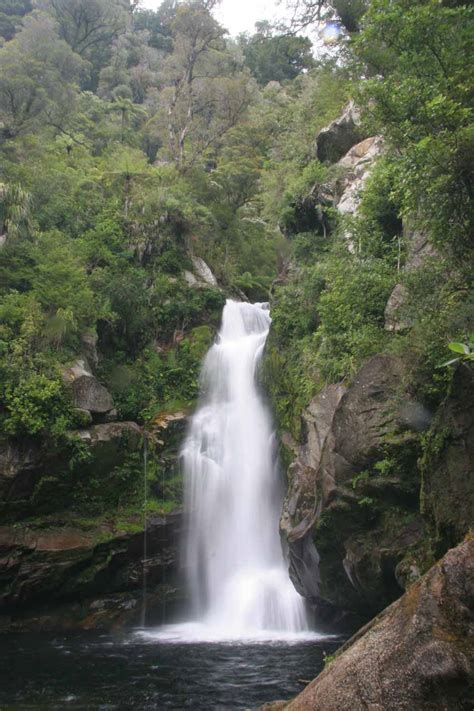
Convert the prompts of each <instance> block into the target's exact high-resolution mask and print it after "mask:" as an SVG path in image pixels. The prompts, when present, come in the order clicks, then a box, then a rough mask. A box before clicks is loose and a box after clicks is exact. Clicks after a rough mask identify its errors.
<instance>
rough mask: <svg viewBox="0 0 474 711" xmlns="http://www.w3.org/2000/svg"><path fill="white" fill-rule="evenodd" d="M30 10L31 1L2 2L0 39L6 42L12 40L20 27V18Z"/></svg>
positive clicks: (13, 0)
mask: <svg viewBox="0 0 474 711" xmlns="http://www.w3.org/2000/svg"><path fill="white" fill-rule="evenodd" d="M31 10H32V6H31V0H3V2H2V4H1V9H0V37H3V39H4V40H7V41H8V40H11V39H13V37H14V36H15V33H16V32H17V30H18V28H19V27H21V21H22V18H23V17H24V16H25V15H26V14H28V13H29V12H31Z"/></svg>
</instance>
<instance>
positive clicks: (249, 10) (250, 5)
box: [143, 0, 284, 36]
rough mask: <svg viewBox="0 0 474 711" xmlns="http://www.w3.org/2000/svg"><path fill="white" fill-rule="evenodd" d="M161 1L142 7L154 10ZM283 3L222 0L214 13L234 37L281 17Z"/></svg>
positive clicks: (149, 1) (146, 1)
mask: <svg viewBox="0 0 474 711" xmlns="http://www.w3.org/2000/svg"><path fill="white" fill-rule="evenodd" d="M160 4H161V0H143V6H144V7H149V8H152V9H156V8H157V7H158V6H159V5H160ZM283 8H284V2H282V4H281V5H280V6H279V5H278V2H277V0H222V2H221V5H220V7H219V9H217V10H216V11H215V13H214V14H215V16H216V18H217V20H218V21H219V22H220V23H221V24H222V25H223V26H224V27H226V28H227V29H228V30H229V32H230V34H231V35H233V36H235V35H238V34H239V33H240V32H253V29H254V25H255V23H256V22H257V21H258V20H273V19H275V18H281V17H282V16H283Z"/></svg>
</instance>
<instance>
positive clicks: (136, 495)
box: [0, 411, 186, 632]
mask: <svg viewBox="0 0 474 711" xmlns="http://www.w3.org/2000/svg"><path fill="white" fill-rule="evenodd" d="M185 423H186V413H184V412H182V411H176V412H169V411H167V412H163V413H161V414H160V415H159V416H156V417H155V421H154V423H153V425H152V427H151V428H150V429H149V430H148V433H147V439H148V449H149V458H150V461H151V465H150V466H149V469H148V482H147V488H148V495H149V502H148V505H149V507H151V508H149V509H148V512H147V558H146V563H145V568H146V579H147V589H148V595H147V610H148V619H149V620H150V621H153V620H154V621H161V620H162V619H164V617H165V616H168V615H172V614H173V611H176V609H177V608H178V607H179V606H180V605H181V604H182V601H183V598H184V592H183V586H182V581H181V578H180V563H179V541H180V535H181V534H180V531H181V525H182V516H181V511H180V503H179V499H180V493H179V489H180V488H181V479H180V476H179V473H178V466H177V457H178V455H177V452H178V448H179V445H180V442H181V440H182V437H183V434H184V427H185ZM45 445H46V443H44V445H43V446H42V444H41V442H38V441H34V440H31V441H27V440H25V441H23V442H16V441H13V440H9V441H6V442H5V443H4V444H3V445H2V446H1V448H0V507H1V511H2V525H1V526H0V632H4V631H11V630H19V631H22V630H37V629H41V630H70V629H79V628H81V629H92V628H97V629H106V628H110V627H111V626H116V625H132V624H137V623H139V621H140V616H141V611H142V595H143V577H144V562H143V553H144V501H143V486H144V471H143V446H144V431H143V429H142V428H141V427H139V426H138V425H137V424H136V423H135V422H110V423H102V424H95V425H89V426H87V427H84V428H82V429H80V430H77V431H75V432H71V446H70V447H69V448H67V447H66V448H65V449H64V448H63V449H57V450H55V449H54V448H51V449H50V448H48V447H47V446H45ZM173 497H174V498H175V499H178V501H176V503H174V504H173V506H172V507H171V508H170V509H167V510H166V511H160V506H157V505H156V502H157V501H164V502H165V503H167V502H168V501H170V499H172V498H173ZM170 503H171V502H170ZM153 507H154V508H153Z"/></svg>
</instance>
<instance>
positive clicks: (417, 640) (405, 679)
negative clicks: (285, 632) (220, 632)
mask: <svg viewBox="0 0 474 711" xmlns="http://www.w3.org/2000/svg"><path fill="white" fill-rule="evenodd" d="M278 704H279V705H278ZM278 704H277V705H275V706H272V705H270V706H267V707H266V708H267V709H273V708H275V709H285V711H343V710H345V709H350V710H351V711H362V710H364V711H366V710H367V709H370V711H388V710H390V711H470V710H472V708H474V536H472V535H471V536H470V537H468V539H467V540H465V541H464V543H462V544H461V545H459V546H458V547H457V548H454V549H452V550H450V551H449V552H448V553H447V554H446V555H445V557H444V558H443V559H442V560H441V561H440V562H439V563H437V564H436V565H435V566H434V567H433V568H432V569H431V570H430V571H429V572H428V573H427V574H426V575H425V576H424V577H423V578H421V579H420V580H419V581H418V582H417V583H415V584H414V585H413V586H412V587H411V588H410V590H409V591H408V592H407V593H406V594H405V595H404V596H403V597H402V598H401V599H400V600H398V601H397V602H395V603H393V604H392V605H391V606H390V607H388V608H387V609H386V610H384V612H382V613H381V614H380V615H379V616H378V617H376V618H375V619H374V620H373V621H372V622H370V623H369V624H368V625H367V626H366V627H365V628H363V629H362V630H361V631H360V632H358V633H357V634H356V635H355V636H354V637H353V638H352V639H351V640H349V642H347V643H346V645H344V647H343V648H342V649H341V650H340V652H339V653H338V655H337V657H336V659H335V660H334V661H333V662H331V663H330V664H329V666H328V667H327V668H326V669H325V670H324V671H323V672H322V673H321V674H320V675H319V676H318V677H317V678H316V679H315V680H314V681H313V682H312V683H311V684H310V685H309V686H307V687H306V689H305V690H304V691H303V692H302V693H301V694H299V696H297V697H296V698H295V699H293V700H292V701H289V702H287V703H286V704H282V703H281V702H278Z"/></svg>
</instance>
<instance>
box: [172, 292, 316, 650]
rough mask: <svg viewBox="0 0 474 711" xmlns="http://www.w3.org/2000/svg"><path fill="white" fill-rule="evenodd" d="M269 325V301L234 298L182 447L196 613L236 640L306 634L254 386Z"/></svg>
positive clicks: (269, 440)
mask: <svg viewBox="0 0 474 711" xmlns="http://www.w3.org/2000/svg"><path fill="white" fill-rule="evenodd" d="M270 324H271V319H270V314H269V310H268V308H267V306H266V305H263V304H247V303H238V302H235V301H231V300H228V301H227V303H226V306H225V308H224V313H223V318H222V327H221V330H220V333H219V337H218V341H217V343H216V344H215V345H214V346H213V347H212V348H211V349H210V351H209V353H208V354H207V357H206V360H205V363H204V368H203V372H202V395H201V402H200V405H199V407H198V409H197V412H196V414H195V415H194V417H193V418H192V421H191V425H190V429H189V432H188V435H187V438H186V441H185V443H184V446H183V450H182V459H183V464H184V472H185V477H186V509H187V511H188V512H189V521H188V524H189V525H188V534H187V542H186V552H185V553H186V568H187V571H188V580H189V586H190V592H191V597H192V602H193V605H194V614H195V616H196V618H197V620H198V621H199V622H201V623H203V624H204V625H206V626H207V627H209V628H211V629H214V630H221V631H222V633H223V634H224V635H228V636H232V637H236V636H237V637H242V638H248V637H251V636H255V635H258V634H259V633H264V632H265V631H268V632H273V633H275V632H276V633H283V634H284V633H294V632H302V631H304V630H308V623H307V618H306V612H305V604H304V601H303V598H301V596H300V595H299V594H298V593H297V592H296V591H295V589H294V587H293V585H292V583H291V581H290V579H289V577H288V571H287V566H286V563H285V560H284V557H283V552H282V549H281V543H280V539H279V535H278V519H279V509H280V504H281V496H280V493H281V492H280V489H279V484H278V476H277V467H276V452H275V449H276V448H275V437H274V433H273V429H272V422H271V417H270V414H269V412H268V411H267V408H266V407H265V405H264V403H263V401H262V399H261V397H260V394H259V392H258V387H257V383H256V369H257V366H258V362H259V359H260V357H261V355H262V352H263V348H264V345H265V341H266V339H267V336H268V332H269V328H270Z"/></svg>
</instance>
